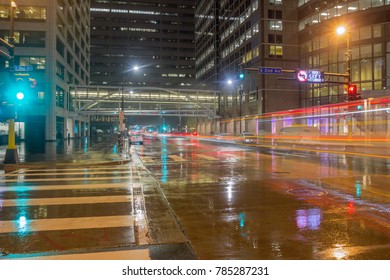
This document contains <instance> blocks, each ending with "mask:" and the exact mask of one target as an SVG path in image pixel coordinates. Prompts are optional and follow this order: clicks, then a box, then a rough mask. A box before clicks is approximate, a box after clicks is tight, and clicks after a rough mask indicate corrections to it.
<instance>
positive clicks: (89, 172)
mask: <svg viewBox="0 0 390 280" xmlns="http://www.w3.org/2000/svg"><path fill="white" fill-rule="evenodd" d="M130 173H131V171H115V173H114V172H113V171H84V172H66V173H63V172H50V173H49V172H42V173H29V172H24V173H13V174H7V175H2V177H6V178H9V177H21V176H54V175H66V176H68V175H84V174H87V175H98V174H113V175H114V174H115V175H116V174H118V175H119V174H130Z"/></svg>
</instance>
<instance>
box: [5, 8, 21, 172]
mask: <svg viewBox="0 0 390 280" xmlns="http://www.w3.org/2000/svg"><path fill="white" fill-rule="evenodd" d="M15 6H16V5H15V3H14V1H13V0H10V5H9V18H10V34H9V44H10V45H11V46H12V47H11V48H10V49H9V55H10V56H11V58H10V60H9V80H10V81H12V80H13V79H14V47H13V46H14V9H15ZM18 161H19V158H18V150H17V149H16V145H15V117H14V118H12V119H10V120H8V145H7V149H6V151H5V157H4V163H5V164H9V163H17V162H18Z"/></svg>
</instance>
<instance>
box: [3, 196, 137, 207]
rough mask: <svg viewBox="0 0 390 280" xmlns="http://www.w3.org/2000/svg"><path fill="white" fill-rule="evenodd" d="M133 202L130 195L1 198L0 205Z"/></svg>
mask: <svg viewBox="0 0 390 280" xmlns="http://www.w3.org/2000/svg"><path fill="white" fill-rule="evenodd" d="M118 202H131V196H130V195H113V196H87V197H55V198H23V199H0V207H15V206H17V207H20V206H37V205H69V204H94V203H118Z"/></svg>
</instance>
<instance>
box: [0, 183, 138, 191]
mask: <svg viewBox="0 0 390 280" xmlns="http://www.w3.org/2000/svg"><path fill="white" fill-rule="evenodd" d="M141 186H142V185H141V184H140V183H133V182H123V183H106V184H85V185H83V184H81V185H48V186H45V185H42V186H39V185H38V186H7V187H0V192H9V191H12V192H25V191H41V190H77V189H115V188H120V189H130V188H132V189H134V188H141Z"/></svg>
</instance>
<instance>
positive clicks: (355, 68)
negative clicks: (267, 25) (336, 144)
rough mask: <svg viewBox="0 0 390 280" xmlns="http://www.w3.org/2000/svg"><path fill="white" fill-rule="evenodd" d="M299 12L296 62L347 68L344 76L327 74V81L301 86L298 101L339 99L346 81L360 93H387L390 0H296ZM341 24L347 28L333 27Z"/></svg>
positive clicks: (331, 69)
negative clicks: (340, 32) (298, 59)
mask: <svg viewBox="0 0 390 280" xmlns="http://www.w3.org/2000/svg"><path fill="white" fill-rule="evenodd" d="M298 12H299V15H300V18H299V25H298V32H299V44H300V66H301V67H302V68H307V69H320V70H321V71H324V72H325V73H341V74H347V73H349V79H348V77H341V78H340V77H336V76H333V75H326V80H329V81H331V83H322V84H314V85H310V86H309V85H307V86H302V89H301V92H302V97H301V106H302V107H309V106H317V105H324V104H329V103H337V102H344V101H345V100H346V99H347V98H346V96H347V89H346V83H348V82H350V83H351V84H355V85H357V89H358V92H359V93H361V95H362V97H363V98H368V97H375V96H384V95H388V94H389V87H390V78H389V71H390V42H389V41H390V40H389V34H390V17H389V15H390V1H389V0H361V1H328V2H324V1H317V0H311V1H308V0H300V1H298ZM340 26H343V27H344V28H345V30H346V33H344V34H341V35H338V34H337V33H336V29H337V27H340ZM343 83H344V84H343Z"/></svg>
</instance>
